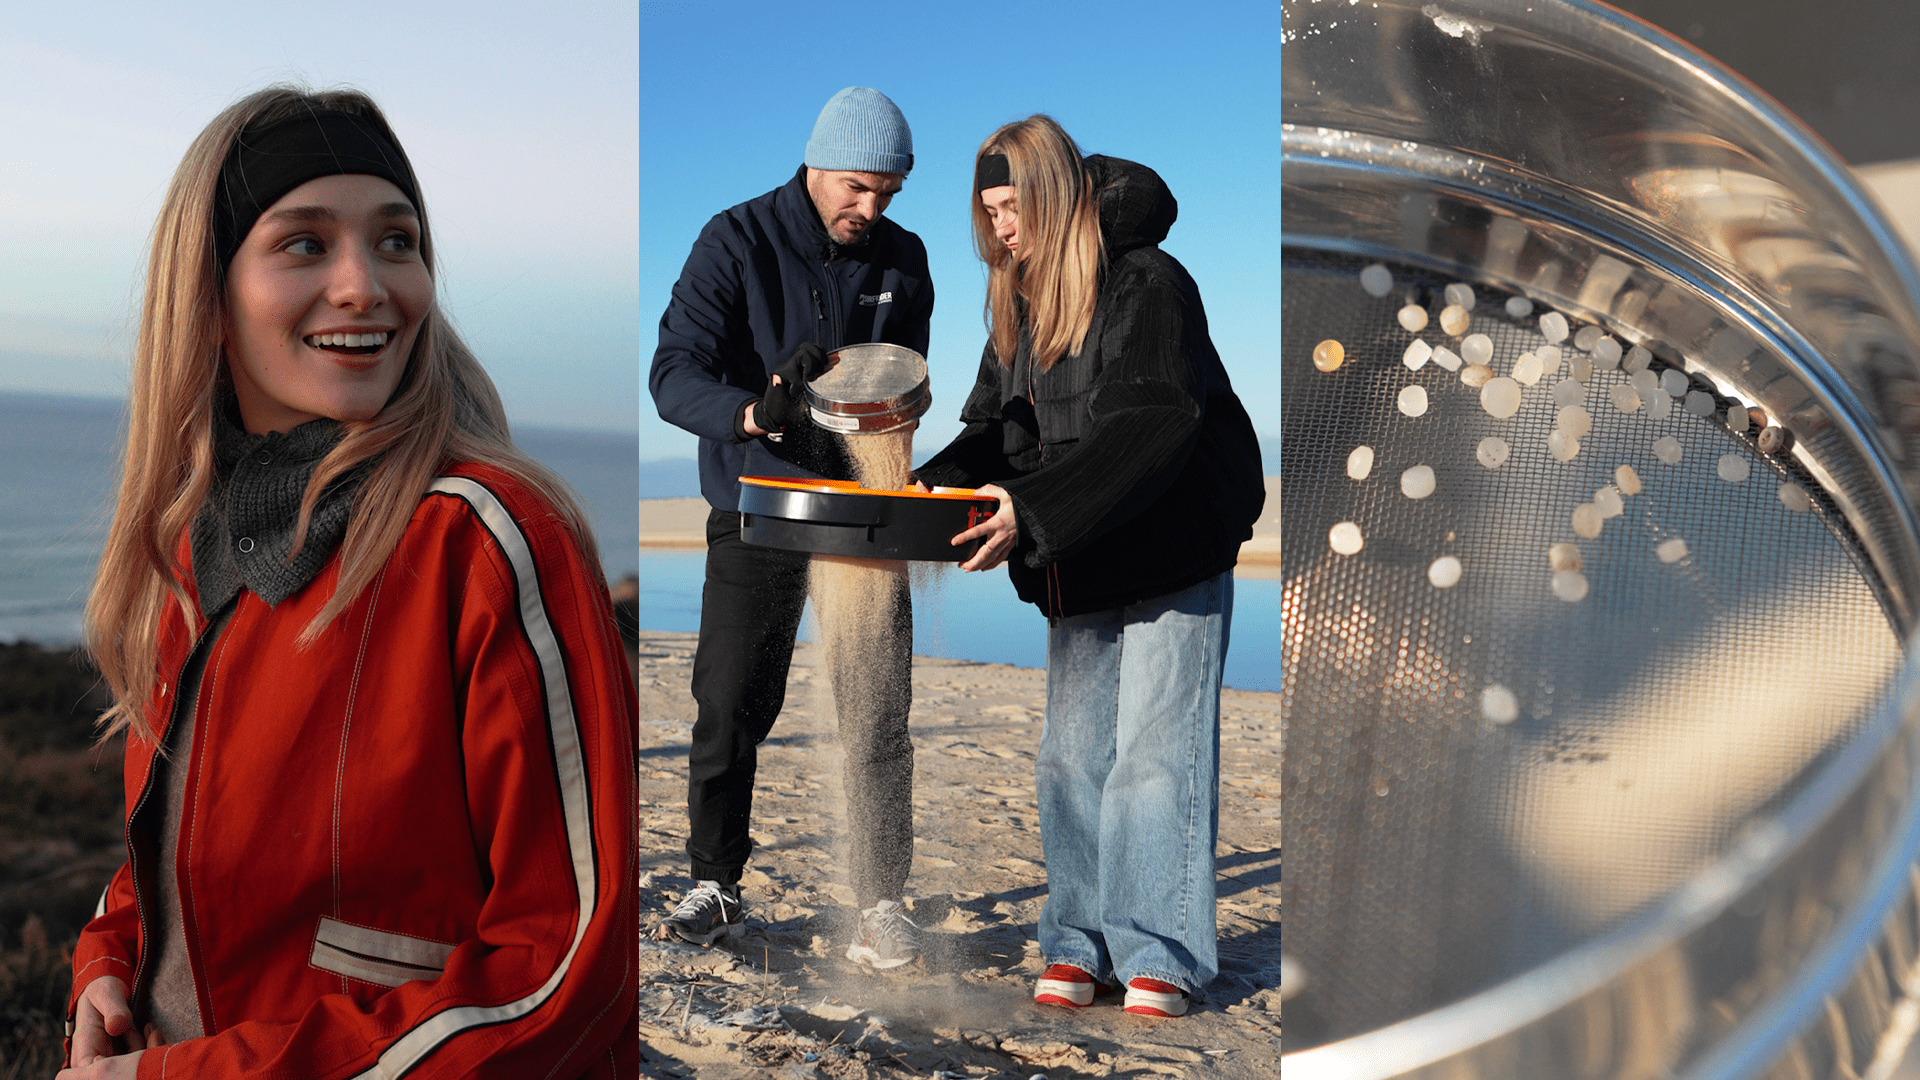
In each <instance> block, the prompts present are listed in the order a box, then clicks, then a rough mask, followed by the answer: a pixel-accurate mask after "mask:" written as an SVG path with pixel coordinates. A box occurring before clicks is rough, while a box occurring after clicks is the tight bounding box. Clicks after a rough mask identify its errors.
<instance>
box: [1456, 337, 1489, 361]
mask: <svg viewBox="0 0 1920 1080" xmlns="http://www.w3.org/2000/svg"><path fill="white" fill-rule="evenodd" d="M1460 356H1461V358H1462V359H1464V360H1466V362H1467V363H1469V364H1488V365H1491V364H1492V363H1493V339H1492V338H1490V337H1488V336H1487V335H1485V334H1468V335H1467V336H1466V337H1464V338H1462V339H1461V340H1460Z"/></svg>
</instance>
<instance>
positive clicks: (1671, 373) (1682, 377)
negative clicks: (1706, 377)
mask: <svg viewBox="0 0 1920 1080" xmlns="http://www.w3.org/2000/svg"><path fill="white" fill-rule="evenodd" d="M1688 385H1689V384H1688V382H1687V376H1686V373H1685V372H1683V371H1681V370H1680V369H1679V368H1668V369H1667V370H1665V371H1663V372H1661V373H1660V389H1662V390H1665V391H1666V392H1667V396H1668V397H1685V396H1686V393H1687V386H1688Z"/></svg>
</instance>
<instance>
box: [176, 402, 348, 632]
mask: <svg viewBox="0 0 1920 1080" xmlns="http://www.w3.org/2000/svg"><path fill="white" fill-rule="evenodd" d="M232 405H233V403H232V401H231V399H229V400H228V401H226V402H223V403H222V404H221V406H220V407H218V408H216V409H215V410H214V438H213V456H214V470H215V476H214V481H213V487H212V488H211V489H210V490H209V491H208V492H207V501H206V502H205V503H203V504H202V505H201V507H200V513H199V514H198V515H197V516H196V517H195V518H194V519H193V530H192V533H191V538H192V543H193V581H194V585H195V587H196V588H197V589H198V590H199V593H200V611H201V613H202V614H204V615H206V616H208V617H209V618H211V617H212V615H213V614H214V613H215V612H217V611H219V610H220V609H221V608H223V607H225V606H226V605H227V602H228V601H229V600H232V599H233V598H234V596H235V595H237V594H238V593H239V591H240V590H241V588H243V587H244V588H248V589H251V590H253V593H254V595H256V596H258V597H259V598H260V599H262V600H265V601H266V602H267V604H268V605H269V606H272V605H275V604H278V603H280V601H282V600H285V599H286V598H287V597H289V596H292V595H293V594H294V593H297V592H299V591H300V590H301V589H303V588H305V587H306V585H307V583H308V582H310V581H312V580H313V576H314V575H315V574H317V573H319V572H320V568H321V567H322V566H324V565H325V564H326V561H327V558H328V556H330V555H332V554H333V549H334V548H336V547H338V546H339V544H340V540H341V538H342V537H344V536H345V535H346V532H347V516H348V513H349V512H350V511H351V510H352V509H353V496H354V493H355V492H356V491H357V490H359V487H360V483H361V481H362V480H364V479H366V476H367V474H368V473H369V472H371V471H372V469H373V462H372V461H366V462H362V463H361V464H359V465H357V466H355V467H354V468H353V469H351V470H349V471H348V472H347V473H346V474H345V475H343V476H341V477H340V478H339V479H337V480H335V481H334V482H333V483H331V484H329V485H327V489H326V491H324V492H322V493H321V495H320V501H319V502H318V503H316V504H315V505H314V508H313V518H312V520H311V522H310V523H309V525H308V527H307V537H306V542H305V543H304V544H302V545H301V547H300V552H299V554H297V555H294V556H293V558H292V559H288V558H287V556H288V555H289V554H291V553H292V551H293V527H294V524H295V522H296V521H298V519H299V516H300V499H301V497H302V496H304V495H305V494H306V491H307V481H308V480H310V479H311V478H312V477H313V470H314V467H315V466H316V465H318V464H319V463H320V459H321V458H324V457H326V456H327V454H328V452H329V451H331V450H332V449H333V448H334V447H335V446H338V445H339V444H340V440H341V439H342V438H344V437H345V435H346V431H345V429H344V428H342V427H341V426H340V424H339V423H338V422H337V421H334V420H326V419H321V420H313V421H310V422H308V423H305V424H302V425H300V426H299V427H297V428H294V429H293V430H292V431H288V432H269V433H267V434H265V435H249V434H247V433H246V432H245V431H243V430H241V429H240V427H239V426H238V425H237V424H235V423H234V422H233V420H232V418H231V417H230V415H229V410H230V409H231V408H232Z"/></svg>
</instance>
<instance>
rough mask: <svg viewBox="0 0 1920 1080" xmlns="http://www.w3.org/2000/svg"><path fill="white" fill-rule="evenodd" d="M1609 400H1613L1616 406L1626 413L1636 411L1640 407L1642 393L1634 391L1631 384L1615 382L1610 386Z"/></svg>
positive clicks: (1608, 391) (1608, 390)
mask: <svg viewBox="0 0 1920 1080" xmlns="http://www.w3.org/2000/svg"><path fill="white" fill-rule="evenodd" d="M1607 400H1608V401H1611V402H1613V407H1614V408H1616V409H1619V410H1620V411H1621V412H1624V413H1630V412H1636V411H1638V410H1639V408H1640V395H1639V394H1636V393H1634V392H1633V387H1631V386H1621V385H1618V384H1615V385H1614V386H1611V387H1609V388H1608V389H1607Z"/></svg>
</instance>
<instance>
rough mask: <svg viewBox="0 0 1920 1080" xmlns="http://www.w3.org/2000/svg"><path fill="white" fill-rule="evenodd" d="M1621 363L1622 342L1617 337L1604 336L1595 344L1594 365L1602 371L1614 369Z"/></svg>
mask: <svg viewBox="0 0 1920 1080" xmlns="http://www.w3.org/2000/svg"><path fill="white" fill-rule="evenodd" d="M1619 363H1620V342H1619V341H1618V340H1617V339H1615V338H1610V337H1603V338H1601V339H1600V340H1599V341H1596V342H1594V345H1593V366H1594V367H1596V368H1599V369H1600V370H1601V371H1612V370H1613V369H1614V367H1615V366H1617V365H1618V364H1619Z"/></svg>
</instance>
